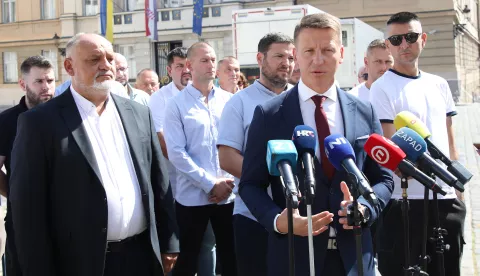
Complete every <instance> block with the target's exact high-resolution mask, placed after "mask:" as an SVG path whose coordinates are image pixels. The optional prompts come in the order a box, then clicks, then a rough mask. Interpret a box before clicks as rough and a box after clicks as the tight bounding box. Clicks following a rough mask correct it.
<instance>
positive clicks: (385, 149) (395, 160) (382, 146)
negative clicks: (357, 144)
mask: <svg viewBox="0 0 480 276" xmlns="http://www.w3.org/2000/svg"><path fill="white" fill-rule="evenodd" d="M363 148H364V150H365V152H366V153H367V154H368V156H370V158H372V159H373V160H374V161H375V162H377V163H378V164H380V165H382V166H384V167H385V168H387V169H390V170H392V171H394V170H395V169H396V168H397V167H398V164H400V162H401V161H402V160H403V159H405V156H406V155H405V153H404V152H403V151H402V150H401V149H400V148H399V147H398V146H397V145H396V144H395V143H393V142H392V141H390V140H389V139H388V138H386V137H383V136H381V135H378V134H376V133H374V134H372V135H370V137H369V138H368V140H367V142H365V145H364V146H363Z"/></svg>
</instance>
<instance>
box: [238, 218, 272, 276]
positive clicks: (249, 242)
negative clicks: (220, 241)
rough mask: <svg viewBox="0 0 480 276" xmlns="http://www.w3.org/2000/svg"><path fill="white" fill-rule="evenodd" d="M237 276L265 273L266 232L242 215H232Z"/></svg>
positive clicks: (263, 275) (254, 275)
mask: <svg viewBox="0 0 480 276" xmlns="http://www.w3.org/2000/svg"><path fill="white" fill-rule="evenodd" d="M233 228H234V233H235V256H236V257H237V270H238V276H265V275H267V248H268V232H267V230H265V228H263V226H262V225H261V224H260V223H258V222H256V221H254V220H251V219H249V218H247V217H245V216H242V215H234V216H233Z"/></svg>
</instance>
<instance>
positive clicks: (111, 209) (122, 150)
mask: <svg viewBox="0 0 480 276" xmlns="http://www.w3.org/2000/svg"><path fill="white" fill-rule="evenodd" d="M70 90H71V91H72V95H73V99H74V100H75V104H76V105H77V108H78V111H79V113H80V116H81V118H82V121H83V127H84V128H85V130H86V132H87V135H88V139H89V141H90V144H91V145H92V148H93V153H94V155H95V160H96V161H97V165H98V169H99V171H100V176H101V178H102V179H101V181H102V184H103V188H104V189H105V194H106V195H107V202H108V229H107V240H109V241H115V240H123V239H125V238H128V237H131V236H134V235H136V234H140V233H141V232H143V231H144V230H145V229H146V228H147V223H146V218H145V212H144V209H143V203H142V197H141V192H140V187H139V183H138V178H137V174H136V172H135V168H134V166H133V162H132V156H131V155H130V148H129V146H128V142H127V138H126V135H125V131H124V129H123V124H122V121H121V119H120V115H119V114H118V111H117V108H116V106H115V103H114V102H113V99H112V97H111V96H110V95H109V97H108V100H107V102H106V103H105V105H106V106H105V110H104V111H103V113H102V115H100V116H99V115H98V113H97V109H96V107H95V105H94V104H93V103H92V102H90V101H88V100H87V99H85V98H84V97H83V96H81V95H80V94H78V92H76V91H75V89H73V87H72V86H70ZM86 200H87V201H88V199H86Z"/></svg>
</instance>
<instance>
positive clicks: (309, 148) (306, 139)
mask: <svg viewBox="0 0 480 276" xmlns="http://www.w3.org/2000/svg"><path fill="white" fill-rule="evenodd" d="M292 140H293V143H294V144H295V147H296V148H297V152H298V155H299V157H300V159H301V162H302V165H303V169H304V171H305V179H304V183H305V189H307V193H309V196H311V197H314V196H315V185H316V184H315V166H314V165H313V157H314V156H315V150H316V148H317V142H318V141H317V137H316V135H315V131H314V130H313V129H312V128H311V127H309V126H305V125H300V126H297V127H295V130H294V131H293V137H292Z"/></svg>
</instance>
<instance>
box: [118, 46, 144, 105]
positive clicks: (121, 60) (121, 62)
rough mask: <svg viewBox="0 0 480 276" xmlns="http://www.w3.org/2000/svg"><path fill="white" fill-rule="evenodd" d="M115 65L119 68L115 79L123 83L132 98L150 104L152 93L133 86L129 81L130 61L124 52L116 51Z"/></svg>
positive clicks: (140, 102)
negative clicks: (149, 93) (128, 61)
mask: <svg viewBox="0 0 480 276" xmlns="http://www.w3.org/2000/svg"><path fill="white" fill-rule="evenodd" d="M115 67H116V69H117V70H116V72H115V80H116V81H117V82H119V83H120V84H121V85H123V87H124V88H125V92H126V93H127V94H128V97H129V98H130V100H132V101H134V102H137V103H139V104H143V105H145V106H148V102H149V101H150V95H148V94H147V92H144V91H142V90H139V89H136V88H133V87H132V86H131V85H130V84H129V83H128V77H129V74H128V63H127V59H126V58H125V57H124V56H123V55H122V54H119V53H115Z"/></svg>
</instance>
